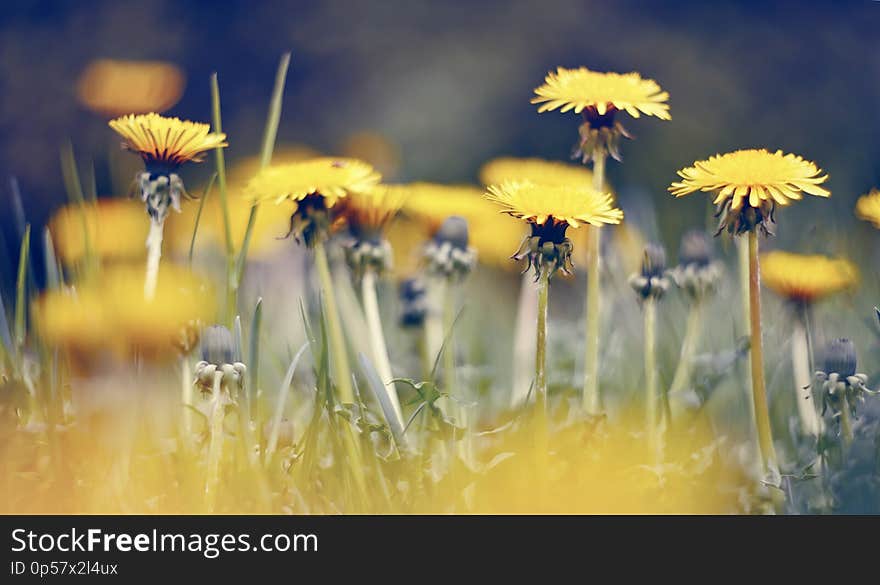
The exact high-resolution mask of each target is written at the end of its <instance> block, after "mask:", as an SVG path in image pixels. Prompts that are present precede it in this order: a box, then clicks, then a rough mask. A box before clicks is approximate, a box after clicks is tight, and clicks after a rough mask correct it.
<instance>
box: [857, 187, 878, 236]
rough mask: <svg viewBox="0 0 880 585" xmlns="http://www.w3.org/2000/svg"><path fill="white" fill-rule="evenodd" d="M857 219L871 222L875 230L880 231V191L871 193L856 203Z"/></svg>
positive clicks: (872, 190)
mask: <svg viewBox="0 0 880 585" xmlns="http://www.w3.org/2000/svg"><path fill="white" fill-rule="evenodd" d="M856 217H858V218H859V219H863V220H865V221H870V222H871V223H872V224H873V225H874V227H875V228H878V229H880V191H878V190H877V189H871V191H870V192H869V193H868V194H866V195H862V196H861V197H859V200H858V201H856Z"/></svg>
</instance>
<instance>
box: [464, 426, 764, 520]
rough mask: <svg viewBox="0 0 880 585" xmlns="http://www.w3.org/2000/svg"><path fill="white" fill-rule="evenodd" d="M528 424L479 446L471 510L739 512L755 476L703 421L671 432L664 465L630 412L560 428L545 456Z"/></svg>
mask: <svg viewBox="0 0 880 585" xmlns="http://www.w3.org/2000/svg"><path fill="white" fill-rule="evenodd" d="M531 426H532V425H528V424H524V425H522V427H521V428H519V429H514V430H508V431H506V432H504V433H499V436H497V437H495V438H494V439H493V441H494V442H493V444H492V445H491V446H490V448H488V449H486V450H485V452H484V453H483V459H484V460H485V461H486V462H487V463H486V464H485V469H484V471H483V473H481V474H479V475H477V476H476V478H475V481H474V485H473V488H472V489H473V507H472V510H473V511H474V512H476V513H480V514H725V513H727V514H730V513H736V512H738V511H741V506H742V502H741V501H740V500H739V498H741V497H742V494H744V493H747V486H749V485H750V484H751V483H752V480H751V479H750V478H749V477H748V475H747V473H746V471H745V470H744V469H742V468H740V467H738V466H737V465H735V464H732V463H731V461H727V460H725V457H724V455H725V454H724V452H723V451H722V449H721V447H722V445H723V442H722V441H721V440H718V439H715V438H714V437H713V435H712V432H711V430H710V429H709V428H708V424H706V423H704V422H702V421H695V424H694V428H693V430H692V431H691V432H690V433H670V434H668V436H667V439H666V444H665V448H664V457H663V463H662V464H658V463H657V457H656V451H655V450H654V449H652V447H651V445H650V444H649V442H648V441H647V440H646V438H645V433H644V429H643V428H642V427H643V426H644V423H643V422H642V421H639V419H638V418H637V417H636V416H634V415H626V416H624V417H623V418H622V419H621V420H615V421H614V422H613V423H605V424H598V425H595V424H594V425H584V424H583V423H581V424H577V425H569V426H566V427H564V428H561V429H558V430H557V431H556V432H554V434H553V454H552V456H551V457H549V458H548V457H547V454H546V452H544V453H539V452H538V451H537V449H536V445H537V444H536V442H535V439H534V434H533V433H534V430H533V429H532V428H531ZM542 457H543V459H542ZM524 469H528V470H530V472H528V473H524V472H523V470H524Z"/></svg>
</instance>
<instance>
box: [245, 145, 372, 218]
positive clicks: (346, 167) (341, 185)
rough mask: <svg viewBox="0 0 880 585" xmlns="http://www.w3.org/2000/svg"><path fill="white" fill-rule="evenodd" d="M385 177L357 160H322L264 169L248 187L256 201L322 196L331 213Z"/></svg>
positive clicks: (325, 158)
mask: <svg viewBox="0 0 880 585" xmlns="http://www.w3.org/2000/svg"><path fill="white" fill-rule="evenodd" d="M381 179H382V176H381V175H380V174H379V173H378V172H376V170H375V169H373V167H372V166H370V165H368V164H367V163H365V162H363V161H360V160H357V159H353V158H332V157H321V158H315V159H311V160H305V161H301V162H295V163H290V164H284V165H272V166H270V167H268V168H266V169H263V170H262V171H260V172H259V173H257V175H256V176H255V177H254V178H253V179H251V181H250V182H249V183H248V184H247V186H246V187H245V194H246V196H247V197H249V198H250V199H252V200H255V201H271V202H273V203H276V204H278V203H282V202H283V201H285V200H290V201H294V202H297V201H302V200H303V199H305V198H306V197H308V196H309V195H319V196H321V197H322V198H323V200H324V205H325V206H326V207H327V208H328V209H329V208H331V207H333V206H334V205H335V204H336V202H337V201H338V200H339V199H342V198H343V197H345V196H346V195H348V194H349V193H353V192H362V191H369V190H370V189H372V188H373V187H374V186H375V185H377V184H378V183H379V181H380V180H381Z"/></svg>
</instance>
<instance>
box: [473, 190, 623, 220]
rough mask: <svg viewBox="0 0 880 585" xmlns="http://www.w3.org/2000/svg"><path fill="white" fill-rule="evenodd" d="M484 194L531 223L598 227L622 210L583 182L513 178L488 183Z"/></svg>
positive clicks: (619, 213) (608, 196) (608, 197)
mask: <svg viewBox="0 0 880 585" xmlns="http://www.w3.org/2000/svg"><path fill="white" fill-rule="evenodd" d="M486 198H487V199H488V200H490V201H494V202H495V203H497V204H498V205H500V206H501V207H502V213H506V214H508V215H511V216H513V217H516V218H519V219H523V220H525V221H527V222H528V223H531V224H536V225H544V224H567V225H568V226H571V227H573V228H578V227H580V226H581V224H589V225H592V226H596V227H601V226H603V225H606V224H617V223H620V220H622V219H623V212H622V211H621V210H620V209H617V208H615V207H614V201H613V199H612V197H611V195H609V194H607V193H598V192H596V191H594V190H593V189H592V188H591V187H589V186H587V185H540V184H538V183H533V182H531V181H513V182H507V183H502V184H501V185H492V186H490V187H489V188H488V193H487V194H486Z"/></svg>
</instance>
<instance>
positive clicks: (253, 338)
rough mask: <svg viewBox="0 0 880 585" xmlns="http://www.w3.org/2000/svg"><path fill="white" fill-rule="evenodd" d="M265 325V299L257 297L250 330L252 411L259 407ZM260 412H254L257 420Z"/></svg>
mask: <svg viewBox="0 0 880 585" xmlns="http://www.w3.org/2000/svg"><path fill="white" fill-rule="evenodd" d="M262 325H263V299H262V298H259V299H257V305H256V306H255V307H254V316H253V318H252V319H251V332H250V339H249V341H250V349H249V351H248V361H247V367H248V378H249V380H248V382H249V383H248V396H247V399H248V400H249V401H250V405H251V409H252V411H254V410H256V407H257V396H258V393H259V391H260V331H261V329H262ZM258 414H259V413H257V412H254V416H255V417H256V418H257V420H260V417H259V416H257V415H258Z"/></svg>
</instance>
